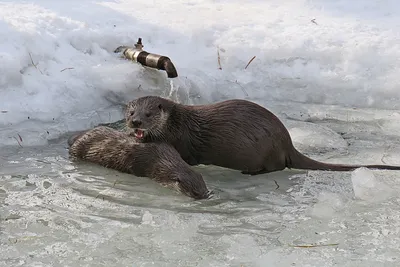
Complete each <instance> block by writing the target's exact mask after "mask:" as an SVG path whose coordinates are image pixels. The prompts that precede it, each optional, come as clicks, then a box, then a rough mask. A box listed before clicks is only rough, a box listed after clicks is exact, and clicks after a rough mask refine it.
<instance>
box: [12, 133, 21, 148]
mask: <svg viewBox="0 0 400 267" xmlns="http://www.w3.org/2000/svg"><path fill="white" fill-rule="evenodd" d="M13 137H14V139H15V140H16V141H17V143H18V145H19V146H20V147H22V145H21V143H20V142H19V140H18V138H17V137H15V136H13Z"/></svg>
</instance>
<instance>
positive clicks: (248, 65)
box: [244, 56, 256, 69]
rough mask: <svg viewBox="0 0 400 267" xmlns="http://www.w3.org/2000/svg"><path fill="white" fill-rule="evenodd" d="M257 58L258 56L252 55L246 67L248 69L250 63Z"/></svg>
mask: <svg viewBox="0 0 400 267" xmlns="http://www.w3.org/2000/svg"><path fill="white" fill-rule="evenodd" d="M255 58H256V56H254V57H252V58H251V59H250V61H249V63H247V65H246V67H245V68H244V69H247V67H248V66H249V65H250V63H251V62H252V61H253V60H254V59H255Z"/></svg>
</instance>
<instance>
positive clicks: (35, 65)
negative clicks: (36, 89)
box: [28, 52, 43, 74]
mask: <svg viewBox="0 0 400 267" xmlns="http://www.w3.org/2000/svg"><path fill="white" fill-rule="evenodd" d="M28 54H29V57H30V58H31V62H32V65H33V66H34V67H35V68H36V69H37V70H38V71H39V72H40V73H41V74H43V72H42V71H41V70H40V69H39V68H38V67H37V65H38V64H39V63H38V64H35V63H33V59H32V55H31V53H30V52H28Z"/></svg>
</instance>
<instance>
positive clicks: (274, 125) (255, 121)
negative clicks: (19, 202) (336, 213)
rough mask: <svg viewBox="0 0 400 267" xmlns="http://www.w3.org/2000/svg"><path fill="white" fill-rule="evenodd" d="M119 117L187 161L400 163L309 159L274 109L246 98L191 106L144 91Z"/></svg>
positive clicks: (258, 166)
mask: <svg viewBox="0 0 400 267" xmlns="http://www.w3.org/2000/svg"><path fill="white" fill-rule="evenodd" d="M125 119H126V123H127V127H128V129H129V131H130V132H131V133H130V135H133V136H134V137H135V139H136V140H137V141H138V142H142V143H149V142H166V143H169V144H171V145H172V146H174V147H175V148H176V150H177V151H178V152H179V153H180V155H181V156H182V158H183V159H184V160H185V161H186V162H187V163H188V164H189V165H197V164H205V165H207V164H213V165H217V166H221V167H225V168H230V169H235V170H240V171H242V173H243V174H251V175H257V174H261V173H268V172H274V171H280V170H283V169H285V168H295V169H309V170H330V171H350V170H354V169H356V168H359V167H367V168H374V169H388V170H400V166H389V165H366V166H364V165H342V164H329V163H322V162H318V161H315V160H312V159H311V158H308V157H306V156H305V155H303V154H301V153H300V152H299V151H297V150H296V148H295V147H294V146H293V143H292V139H291V137H290V135H289V132H288V130H287V129H286V128H285V126H284V125H283V123H282V122H281V121H280V120H279V119H278V118H277V117H276V116H275V115H274V114H272V113H271V112H270V111H268V110H267V109H265V108H264V107H262V106H260V105H258V104H256V103H253V102H250V101H246V100H239V99H235V100H227V101H222V102H219V103H214V104H209V105H195V106H191V105H182V104H179V103H175V102H173V101H171V100H168V99H165V98H161V97H157V96H145V97H140V98H138V99H136V100H133V101H131V102H129V103H128V105H127V108H126V111H125Z"/></svg>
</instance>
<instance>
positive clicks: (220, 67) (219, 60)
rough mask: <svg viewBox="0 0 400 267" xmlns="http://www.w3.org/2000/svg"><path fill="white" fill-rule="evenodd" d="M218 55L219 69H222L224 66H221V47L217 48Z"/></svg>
mask: <svg viewBox="0 0 400 267" xmlns="http://www.w3.org/2000/svg"><path fill="white" fill-rule="evenodd" d="M217 55H218V66H219V69H220V70H222V66H221V57H220V55H219V47H218V48H217Z"/></svg>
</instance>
